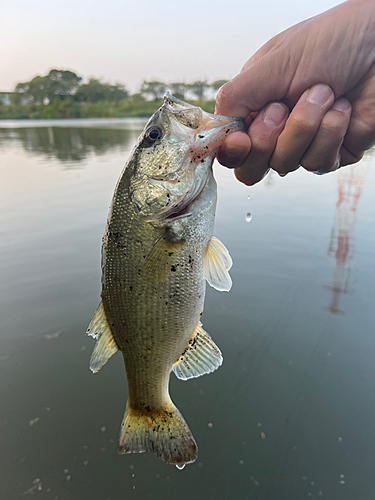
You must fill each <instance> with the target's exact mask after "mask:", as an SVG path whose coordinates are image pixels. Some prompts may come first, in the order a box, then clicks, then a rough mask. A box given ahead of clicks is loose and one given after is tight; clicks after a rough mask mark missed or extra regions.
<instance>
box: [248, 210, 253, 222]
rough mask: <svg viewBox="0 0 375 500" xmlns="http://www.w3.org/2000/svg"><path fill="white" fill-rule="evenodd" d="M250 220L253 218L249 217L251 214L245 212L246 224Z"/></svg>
mask: <svg viewBox="0 0 375 500" xmlns="http://www.w3.org/2000/svg"><path fill="white" fill-rule="evenodd" d="M252 218H253V216H252V215H251V213H250V212H247V214H246V222H250V221H251V219H252Z"/></svg>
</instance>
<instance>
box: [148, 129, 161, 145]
mask: <svg viewBox="0 0 375 500" xmlns="http://www.w3.org/2000/svg"><path fill="white" fill-rule="evenodd" d="M162 135H163V133H162V131H161V129H160V128H159V127H151V128H150V129H149V130H148V131H147V132H146V136H145V138H146V140H147V141H148V142H150V143H153V142H155V141H157V140H158V139H160V138H161V136H162Z"/></svg>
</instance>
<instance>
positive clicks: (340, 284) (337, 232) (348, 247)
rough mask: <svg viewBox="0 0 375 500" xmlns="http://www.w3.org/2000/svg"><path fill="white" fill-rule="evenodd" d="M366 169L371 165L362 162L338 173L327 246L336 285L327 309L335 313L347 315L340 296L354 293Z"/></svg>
mask: <svg viewBox="0 0 375 500" xmlns="http://www.w3.org/2000/svg"><path fill="white" fill-rule="evenodd" d="M367 169H368V165H367V164H366V163H362V164H360V165H355V166H349V167H346V168H342V169H340V170H339V171H338V174H337V188H338V198H337V203H336V219H335V223H334V225H333V227H332V231H331V237H330V242H329V247H328V255H334V257H335V261H336V266H335V270H334V274H333V284H332V286H331V287H327V289H329V290H331V291H332V300H331V304H330V305H329V307H328V310H329V311H330V312H331V313H333V314H345V313H344V311H342V310H340V309H339V300H340V296H341V295H342V294H347V293H350V292H352V290H351V283H350V277H351V268H350V262H351V260H352V259H353V257H354V226H355V219H356V214H357V206H358V202H359V200H360V199H361V195H362V189H363V186H364V183H365V180H366V175H367Z"/></svg>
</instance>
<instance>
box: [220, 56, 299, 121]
mask: <svg viewBox="0 0 375 500" xmlns="http://www.w3.org/2000/svg"><path fill="white" fill-rule="evenodd" d="M281 52H283V51H281V50H278V48H275V49H271V50H270V51H269V52H267V53H266V54H265V56H264V57H262V58H261V59H258V60H257V61H256V62H255V63H254V64H252V65H251V66H248V67H247V68H245V69H243V70H242V71H241V73H240V74H238V75H237V76H235V77H234V78H233V80H231V81H230V82H228V83H226V84H225V85H223V87H221V89H220V90H219V92H218V95H217V98H216V108H215V113H218V114H220V115H226V116H239V117H241V118H247V116H248V115H249V113H250V112H252V111H259V110H260V109H262V108H263V107H264V106H265V105H266V104H267V103H269V102H271V101H281V100H282V99H283V98H284V97H285V95H286V93H287V91H288V89H289V87H290V84H291V82H292V79H293V75H294V74H295V71H296V66H297V63H296V62H295V63H294V61H291V59H293V58H291V57H288V55H287V54H282V53H281Z"/></svg>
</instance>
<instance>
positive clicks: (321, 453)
mask: <svg viewBox="0 0 375 500" xmlns="http://www.w3.org/2000/svg"><path fill="white" fill-rule="evenodd" d="M143 124H144V121H143V120H76V121H61V122H60V121H53V122H42V121H40V122H37V123H36V122H30V121H29V122H11V123H9V122H8V123H7V122H1V123H0V154H1V156H0V193H1V194H0V204H1V210H0V248H1V251H0V277H1V280H0V318H1V322H0V443H1V446H0V462H1V468H0V470H1V482H0V498H1V499H6V500H13V499H22V498H28V497H33V498H46V499H53V500H66V499H68V500H70V499H71V500H76V499H77V500H82V499H90V500H118V499H120V500H121V499H124V500H125V499H134V500H141V499H142V500H144V499H148V498H150V499H155V500H159V499H160V500H161V499H163V500H164V499H168V500H169V499H173V500H174V499H179V500H185V499H186V500H192V499H215V500H237V499H243V500H283V499H285V500H303V499H304V498H316V499H320V498H322V499H324V498H326V499H330V500H336V499H337V500H353V499H355V500H371V499H374V498H375V473H374V471H375V452H374V450H375V426H374V421H375V331H374V327H375V306H374V304H375V251H374V250H375V203H374V193H375V168H374V166H375V165H374V164H375V157H374V156H373V155H372V154H371V153H370V154H368V155H367V156H366V157H365V158H364V159H363V160H362V161H361V163H360V164H358V165H357V166H354V167H347V168H344V169H341V170H339V171H338V172H337V173H334V174H329V175H327V176H323V177H321V176H314V175H312V174H309V173H307V172H304V171H302V170H299V171H297V172H295V173H293V174H290V175H288V176H286V177H285V178H280V177H278V176H277V174H275V173H274V174H272V173H271V174H269V175H268V176H267V177H266V178H265V179H264V180H263V181H262V182H261V183H259V184H258V185H256V186H254V187H251V188H249V187H246V186H244V185H241V184H239V183H238V182H237V181H236V180H235V178H234V176H233V173H232V172H231V171H229V170H227V169H225V168H223V167H221V166H219V165H218V164H217V165H215V175H216V179H217V181H218V189H219V200H218V210H217V217H216V231H215V234H216V236H217V237H218V238H219V239H221V240H222V241H223V242H224V243H225V245H226V246H227V247H228V249H229V250H230V253H231V255H232V258H233V262H234V265H233V268H232V270H231V276H232V279H233V288H232V290H231V291H230V293H219V292H217V291H215V290H213V289H208V290H207V298H206V304H205V311H204V315H203V320H202V321H203V325H204V327H205V329H206V330H207V331H208V332H209V333H210V334H211V336H212V337H213V339H214V340H215V342H216V343H217V345H218V346H219V347H220V349H221V350H222V352H223V356H224V364H223V366H222V367H221V368H220V369H219V370H217V371H216V372H215V373H212V374H210V375H206V376H204V377H200V378H198V379H193V380H190V381H187V382H183V381H180V380H177V379H176V378H175V376H174V375H172V376H171V384H170V391H171V395H172V399H173V400H174V402H175V403H176V405H177V406H178V407H179V409H180V410H181V412H182V414H183V415H184V417H185V419H186V420H187V422H188V424H189V426H190V428H191V430H192V432H193V434H194V436H195V439H196V441H197V443H198V446H199V457H198V459H197V461H196V462H195V463H194V464H190V465H188V466H186V467H185V468H184V470H182V471H180V470H177V469H176V467H172V466H168V465H165V464H164V463H162V462H160V461H158V460H157V458H156V457H154V456H152V455H149V454H141V455H125V456H119V455H117V451H116V448H117V438H118V432H119V426H120V422H121V419H122V416H123V412H124V408H125V402H126V398H127V385H126V377H125V370H124V366H123V361H122V357H121V355H120V354H116V355H115V356H114V357H113V358H112V359H111V360H110V362H109V363H108V364H107V365H106V366H105V367H104V368H103V369H102V370H101V371H100V372H99V373H98V374H96V375H93V374H92V373H91V372H90V371H89V369H88V365H89V358H90V354H91V351H92V349H93V347H94V341H93V339H91V338H88V337H86V336H85V330H86V327H87V324H88V322H89V321H90V319H91V317H92V314H93V312H94V310H95V308H96V307H97V305H98V303H99V300H100V299H99V293H100V246H101V237H102V234H103V230H104V226H105V221H106V217H107V211H108V207H109V204H110V201H111V197H112V193H113V189H114V186H115V184H116V180H117V178H118V176H119V174H120V172H121V170H122V167H123V164H124V163H125V160H126V158H127V156H128V154H129V152H130V150H131V148H132V146H133V145H134V143H135V141H136V138H137V136H138V134H139V132H140V130H141V129H142V127H143ZM249 219H251V220H249Z"/></svg>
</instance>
